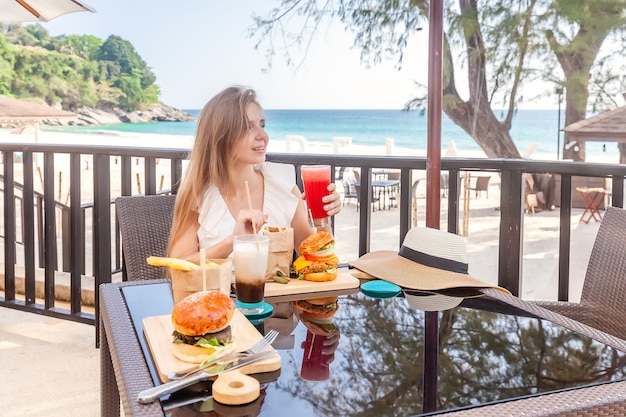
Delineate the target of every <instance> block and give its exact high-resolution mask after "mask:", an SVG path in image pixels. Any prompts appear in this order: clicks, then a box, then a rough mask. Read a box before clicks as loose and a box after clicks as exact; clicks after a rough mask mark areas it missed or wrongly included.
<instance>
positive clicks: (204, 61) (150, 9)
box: [42, 0, 556, 109]
mask: <svg viewBox="0 0 626 417" xmlns="http://www.w3.org/2000/svg"><path fill="white" fill-rule="evenodd" d="M86 1H87V3H88V4H89V5H90V6H92V7H93V8H94V9H95V10H96V13H88V12H87V13H83V12H80V13H72V14H68V15H65V16H61V17H59V18H57V19H55V20H52V21H50V22H46V23H42V25H43V26H44V27H45V28H46V29H47V30H48V32H49V33H50V34H51V35H52V36H59V35H63V34H65V35H94V36H97V37H99V38H101V39H103V40H104V39H106V38H107V37H108V36H109V35H118V36H120V37H122V38H123V39H125V40H128V41H129V42H131V43H132V44H133V46H134V47H135V49H136V51H137V52H138V53H139V55H140V56H141V57H142V58H143V59H144V61H146V63H147V64H148V65H149V66H150V67H151V68H152V71H153V72H154V73H155V75H156V77H157V84H158V85H159V87H160V89H161V96H160V99H161V101H162V102H163V103H165V104H169V105H171V106H174V107H177V108H180V109H198V108H201V107H202V106H203V105H204V104H205V103H206V102H207V101H208V100H209V99H210V98H211V97H212V96H213V95H215V94H216V93H218V92H219V91H221V90H222V89H224V88H225V87H227V86H230V85H233V84H242V85H247V86H250V87H252V88H254V89H255V90H256V91H257V94H258V96H259V101H260V103H261V104H262V106H263V107H264V108H266V109H401V108H402V107H403V105H404V104H405V103H406V102H407V101H409V100H410V99H411V98H413V97H415V96H416V95H417V94H418V92H417V89H416V87H415V82H416V81H418V82H420V83H422V84H426V82H427V75H428V74H427V71H428V65H427V56H428V28H427V27H424V30H422V31H420V32H418V33H417V34H416V35H415V36H414V37H413V39H412V40H411V41H410V42H409V44H408V46H407V49H406V51H405V59H404V61H403V67H402V69H401V70H397V69H396V68H395V64H396V62H395V61H383V62H382V63H380V64H378V65H376V66H374V67H372V68H366V66H365V65H364V64H362V63H361V62H360V58H359V51H358V50H356V49H354V48H352V47H351V45H352V42H353V37H352V35H351V34H350V33H346V32H345V31H344V30H343V29H342V28H341V27H340V26H339V25H334V26H332V27H330V28H329V29H328V30H326V31H324V32H322V33H320V34H319V35H318V36H316V38H315V40H314V42H313V44H312V45H311V47H310V49H309V51H308V54H307V56H306V59H305V61H304V63H303V64H302V65H299V66H298V67H294V66H288V65H287V64H286V63H285V62H284V60H283V59H282V58H281V55H280V53H278V54H277V56H276V58H275V59H274V62H273V65H272V68H271V69H270V70H269V71H267V61H266V59H265V51H264V50H258V51H257V50H255V49H254V43H255V40H254V39H250V38H248V37H247V32H248V28H249V27H250V26H252V24H253V21H252V17H251V16H252V14H253V12H254V13H256V14H259V15H266V14H267V12H268V11H269V10H270V9H271V8H272V7H275V6H276V5H277V4H278V0H229V1H218V0H184V1H171V0H170V1H164V0H154V1H148V0H86ZM535 108H537V107H535ZM539 108H556V101H555V100H554V99H552V100H550V99H548V100H547V101H545V102H544V103H541V105H540V106H539Z"/></svg>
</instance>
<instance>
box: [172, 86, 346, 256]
mask: <svg viewBox="0 0 626 417" xmlns="http://www.w3.org/2000/svg"><path fill="white" fill-rule="evenodd" d="M268 141H269V138H268V136H267V134H266V133H265V117H264V115H263V110H262V109H261V106H260V105H259V103H258V102H257V101H256V94H255V92H254V91H253V90H251V89H247V88H244V87H229V88H227V89H226V90H224V91H222V92H221V93H219V94H218V95H216V96H215V97H213V98H212V99H211V100H210V101H209V102H208V103H207V104H206V105H205V106H204V109H202V112H201V113H200V118H199V120H198V128H197V131H196V139H195V143H194V146H193V149H192V151H191V155H190V158H189V159H190V163H189V166H188V168H187V171H186V173H185V176H184V179H183V181H182V183H181V186H180V188H179V191H178V195H177V197H176V205H175V208H174V221H173V224H172V232H171V237H170V248H169V249H170V250H169V255H170V256H172V257H175V258H190V257H197V253H198V252H199V250H200V248H204V249H205V250H206V257H207V258H215V259H220V258H226V257H228V256H229V255H230V254H231V253H232V250H233V236H235V235H239V234H246V233H253V232H254V231H258V230H259V229H260V228H261V227H262V226H263V225H265V224H268V225H270V226H281V227H286V226H291V227H293V229H294V245H295V247H296V248H297V247H298V245H299V244H300V242H301V241H302V240H304V239H305V238H306V237H307V236H309V235H310V234H311V233H312V232H313V229H312V228H311V227H310V226H309V222H308V218H307V213H306V209H305V206H304V202H303V195H302V194H301V193H300V190H299V189H298V187H297V186H296V185H295V175H294V169H293V167H292V166H291V165H282V164H273V163H268V162H265V152H266V149H267V143H268ZM246 183H247V186H246ZM248 190H249V194H250V200H251V205H252V210H250V205H249V203H248ZM328 192H329V194H328V195H327V196H325V197H324V198H323V201H324V202H325V203H326V204H325V206H324V210H326V212H327V213H328V215H329V216H332V215H335V214H337V213H339V211H340V210H341V202H340V200H339V194H338V193H337V192H336V191H335V184H330V185H329V186H328ZM254 229H256V230H254Z"/></svg>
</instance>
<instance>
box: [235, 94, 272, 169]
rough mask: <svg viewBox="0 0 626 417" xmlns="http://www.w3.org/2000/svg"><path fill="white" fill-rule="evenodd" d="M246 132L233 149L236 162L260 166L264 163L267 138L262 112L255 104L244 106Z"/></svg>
mask: <svg viewBox="0 0 626 417" xmlns="http://www.w3.org/2000/svg"><path fill="white" fill-rule="evenodd" d="M246 116H247V118H248V130H247V132H246V133H245V134H244V135H243V137H242V138H241V139H239V140H238V141H237V143H236V144H235V147H234V149H233V151H234V156H235V158H236V159H237V161H238V162H241V163H245V164H260V163H262V162H264V161H265V152H266V149H267V142H268V141H269V138H268V137H267V133H265V116H264V115H263V110H261V107H259V106H258V105H257V104H255V103H250V104H248V105H247V106H246Z"/></svg>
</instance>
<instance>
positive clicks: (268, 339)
mask: <svg viewBox="0 0 626 417" xmlns="http://www.w3.org/2000/svg"><path fill="white" fill-rule="evenodd" d="M277 336H278V331H276V330H273V329H272V330H270V331H269V332H267V334H266V335H265V336H264V337H263V339H261V340H259V341H258V342H256V343H255V344H254V345H252V346H251V347H250V348H248V349H247V350H244V351H242V352H233V353H231V354H229V355H226V356H224V357H222V358H219V359H215V360H212V361H210V362H207V363H205V364H204V365H202V366H201V367H194V368H191V369H185V370H184V371H178V372H172V373H170V374H168V375H167V378H168V379H170V380H172V381H175V380H178V379H182V378H184V377H186V376H189V375H191V374H194V373H196V372H199V371H201V370H203V369H206V368H208V367H209V366H213V365H215V364H216V363H219V362H224V361H226V362H228V361H229V360H231V359H235V358H238V357H240V356H247V355H251V354H253V353H260V352H262V351H264V350H265V349H266V348H267V347H268V346H269V345H271V344H272V343H274V340H276V337H277Z"/></svg>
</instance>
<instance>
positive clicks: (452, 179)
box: [448, 169, 460, 234]
mask: <svg viewBox="0 0 626 417" xmlns="http://www.w3.org/2000/svg"><path fill="white" fill-rule="evenodd" d="M459 183H460V174H459V170H458V169H451V170H449V171H448V232H450V233H454V234H459V195H460V190H459V188H460V187H459Z"/></svg>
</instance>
